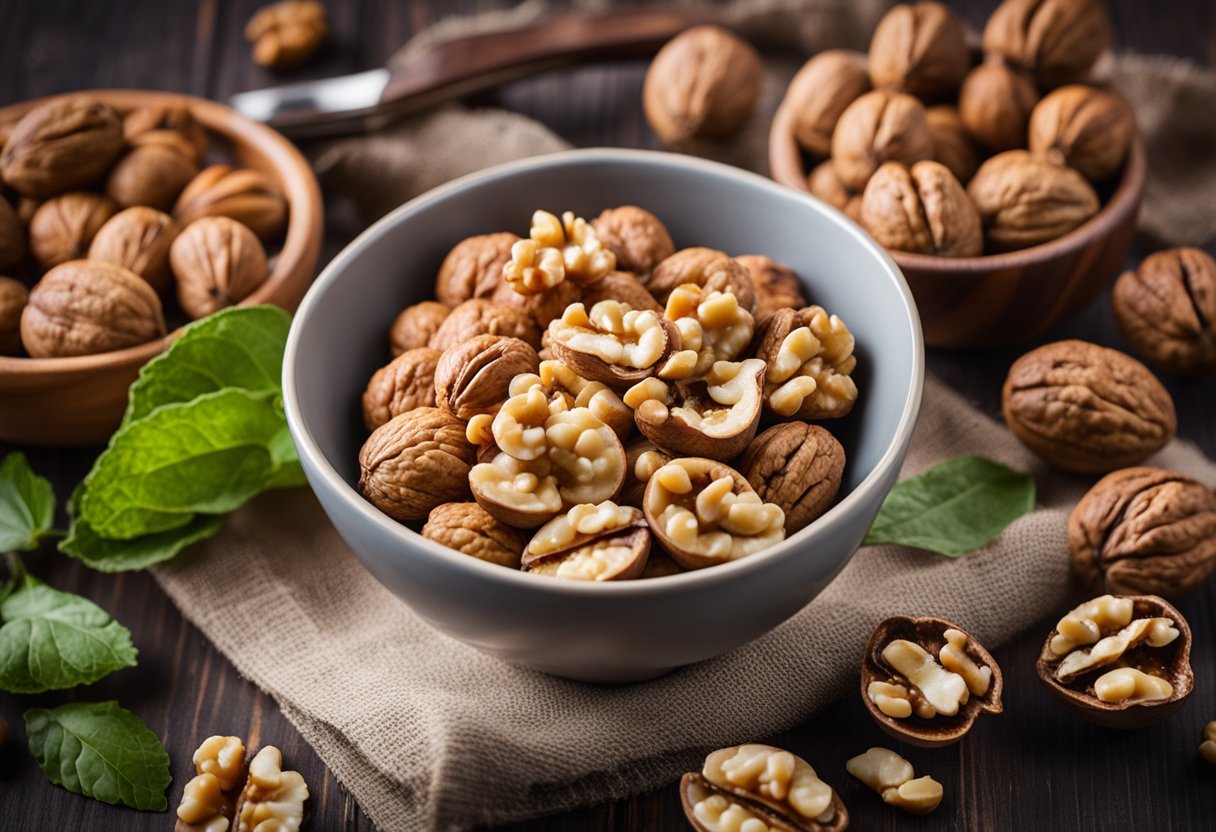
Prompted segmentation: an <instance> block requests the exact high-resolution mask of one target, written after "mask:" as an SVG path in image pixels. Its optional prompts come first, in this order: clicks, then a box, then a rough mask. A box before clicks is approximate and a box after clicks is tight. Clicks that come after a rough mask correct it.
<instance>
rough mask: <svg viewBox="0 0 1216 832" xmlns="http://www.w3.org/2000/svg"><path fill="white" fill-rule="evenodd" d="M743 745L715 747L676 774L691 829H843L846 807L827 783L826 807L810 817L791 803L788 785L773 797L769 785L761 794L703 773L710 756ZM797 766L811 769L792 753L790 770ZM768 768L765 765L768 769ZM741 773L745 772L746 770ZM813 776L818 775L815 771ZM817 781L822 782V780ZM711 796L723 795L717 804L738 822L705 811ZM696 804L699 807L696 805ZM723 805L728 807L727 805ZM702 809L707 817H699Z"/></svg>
mask: <svg viewBox="0 0 1216 832" xmlns="http://www.w3.org/2000/svg"><path fill="white" fill-rule="evenodd" d="M747 748H748V746H734V747H731V748H726V749H721V750H719V751H715V752H713V753H712V754H710V755H709V757H707V758H706V760H705V764H704V766H703V768H702V770H701V771H699V772H698V771H689V772H686V773H685V774H684V776H683V777H681V778H680V805H681V806H682V807H683V809H684V816H685V818H687V820H688V823H689V825H690V826H692V828H693V829H694V830H695V832H723V830H726V829H745V830H749V832H750V830H753V829H763V830H768V831H769V832H844V830H845V829H848V827H849V811H848V809H846V808H845V805H844V801H842V800H841V799H840V795H839V794H838V793H837V792H836V790H835V789H831V787H830V786H829V787H828V788H829V789H830V791H831V796H830V800H829V802H828V804H827V808H826V809H824V810H823V811H822V812H821V813H820V814H819V815H817V816H816V817H813V818H811V817H806V816H804V815H802V813H801V812H800V811H799V810H798V809H796V808H795V807H794V806H793V805H792V804H791V799H790V798H791V794H792V791H793V790H792V789H789V790H785V791H784V792H783V793H781V794H780V797H777V798H774V797H773V796H772V794H773V790H771V789H768V790H766V793H764V794H761V793H758V792H757V791H752V790H748V789H744V788H741V787H739V786H734V785H732V784H730V783H728V782H724V780H723V779H722V778H721V777H720V775H719V777H718V782H716V783H715V782H712V781H711V780H710V778H709V776H707V775H708V774H709V773H710V772H709V771H707V770H706V769H707V768H708V767H709V765H710V761H711V760H713V759H714V757H720V756H721V755H723V754H727V755H730V754H731V753H732V752H736V753H737V752H738V751H742V750H746V749H747ZM751 748H757V746H751ZM759 750H761V751H765V752H775V753H781V752H782V751H783V749H780V748H776V747H773V746H760V747H759ZM784 753H789V752H784ZM801 766H806V768H808V769H810V770H811V772H812V773H814V769H812V768H811V766H810V764H809V763H807V762H806V760H803V759H802V758H801V757H797V756H795V757H794V767H795V768H794V771H796V770H797V768H799V767H801ZM766 767H767V766H766ZM772 770H773V769H768V771H772ZM767 773H768V772H765V774H761V775H760V778H761V782H763V781H764V780H765V779H767V777H766V774H767ZM791 773H792V772H791ZM744 776H746V772H745V773H744ZM814 776H815V778H816V779H818V774H815V775H814ZM820 782H821V783H822V781H820ZM824 785H826V784H824ZM715 798H717V799H718V800H722V799H725V803H724V804H723V805H722V807H721V808H722V809H723V810H726V811H730V812H732V813H735V814H734V820H735V823H736V824H738V825H729V826H728V825H727V824H729V823H730V820H728V818H729V817H731V816H729V815H727V814H726V813H725V812H723V813H722V814H721V815H718V816H717V817H714V815H715V814H716V812H715V809H712V808H711V809H709V812H706V811H705V810H706V808H708V807H711V806H713V801H714V799H715ZM707 801H708V802H707ZM698 806H700V807H701V808H700V809H698ZM727 807H731V808H730V809H727ZM703 813H704V814H706V815H708V817H703V816H702V815H703ZM753 821H754V822H753Z"/></svg>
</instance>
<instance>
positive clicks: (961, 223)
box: [861, 161, 984, 257]
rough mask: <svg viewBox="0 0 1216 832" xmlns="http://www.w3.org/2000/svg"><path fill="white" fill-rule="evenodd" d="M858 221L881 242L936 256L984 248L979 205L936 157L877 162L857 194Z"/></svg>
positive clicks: (965, 253)
mask: <svg viewBox="0 0 1216 832" xmlns="http://www.w3.org/2000/svg"><path fill="white" fill-rule="evenodd" d="M861 224H862V225H863V226H865V228H866V230H867V231H869V232H870V233H871V234H872V235H873V236H874V239H875V240H877V241H878V242H879V243H881V244H882V245H884V246H886V247H887V248H890V249H895V250H897V251H908V252H912V253H915V254H935V255H938V256H941V257H975V256H978V255H979V254H981V253H982V252H983V250H984V229H983V226H982V225H981V223H980V214H979V211H977V210H976V209H975V205H973V204H972V203H971V198H970V197H968V196H967V192H966V191H965V190H963V186H962V185H960V184H959V182H958V180H957V179H955V178H954V174H953V173H951V172H950V169H949V168H947V167H946V166H945V165H943V164H941V163H940V162H929V161H925V162H917V163H916V164H915V165H913V166H912V167H911V168H907V167H904V166H903V165H901V164H899V163H898V162H887V163H886V164H884V165H883V166H882V167H880V168H879V169H878V170H877V171H876V172H875V173H874V175H873V176H872V177H870V182H869V184H868V185H866V192H865V194H863V195H862V198H861Z"/></svg>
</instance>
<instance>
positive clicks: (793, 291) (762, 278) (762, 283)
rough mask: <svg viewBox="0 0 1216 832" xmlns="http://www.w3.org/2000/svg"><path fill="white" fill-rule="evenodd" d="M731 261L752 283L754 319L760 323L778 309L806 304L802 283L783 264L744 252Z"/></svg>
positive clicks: (800, 306)
mask: <svg viewBox="0 0 1216 832" xmlns="http://www.w3.org/2000/svg"><path fill="white" fill-rule="evenodd" d="M735 261H736V262H737V263H738V264H739V265H741V266H743V268H745V269H747V273H748V274H750V275H751V277H752V284H753V285H754V286H755V287H756V314H755V318H756V322H757V324H760V323H762V322H763V321H764V319H765V318H767V317H768V316H769V315H771V314H772V313H774V312H776V311H777V310H778V309H801V308H802V307H804V306H807V305H808V304H807V300H806V295H804V294H803V293H802V283H801V281H799V280H798V275H796V274H794V270H793V269H791V268H790V267H789V266H783V265H782V264H780V263H778V262H777V261H776V260H773V259H772V258H769V257H765V256H764V255H763V254H744V255H742V256H740V257H736V258H735Z"/></svg>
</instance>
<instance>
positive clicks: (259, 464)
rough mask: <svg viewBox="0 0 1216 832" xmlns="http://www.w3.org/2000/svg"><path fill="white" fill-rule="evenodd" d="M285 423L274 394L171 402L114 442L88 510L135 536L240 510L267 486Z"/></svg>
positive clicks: (122, 534) (97, 473)
mask: <svg viewBox="0 0 1216 832" xmlns="http://www.w3.org/2000/svg"><path fill="white" fill-rule="evenodd" d="M282 426H283V421H282V417H281V415H280V414H279V413H278V412H277V410H276V408H275V405H274V399H273V396H270V395H267V394H258V393H249V392H247V391H245V390H239V389H235V388H234V389H229V390H220V391H218V392H215V393H207V394H204V395H202V396H200V397H198V398H197V399H194V400H193V401H191V402H186V403H177V404H168V405H164V406H162V407H160V408H158V409H157V410H155V411H154V412H152V413H150V414H149V415H147V416H145V417H144V418H143V419H140V420H139V421H137V422H132V423H131V424H129V425H127V426H126V427H125V428H122V429H121V430H120V431H119V432H118V433H116V434H115V435H114V437H113V438H112V439H111V440H110V447H109V448H107V449H106V451H105V453H103V454H102V455H101V456H100V457H98V459H97V462H96V463H94V465H93V470H92V471H90V472H89V475H88V477H87V478H86V479H85V491H84V494H83V496H82V497H81V500H80V509H81V511H80V516H81V518H82V519H83V520H84V521H85V522H86V523H88V524H89V525H90V526H91V527H92V528H93V530H94V531H95V532H96V533H97V534H99V535H101V536H102V537H106V538H110V539H111V540H130V539H132V538H135V537H139V536H141V535H145V534H151V533H154V532H163V531H168V530H170V529H180V528H181V527H183V526H186V525H187V524H189V523H190V522H191V520H192V519H193V515H194V514H195V513H196V512H197V513H204V514H223V513H226V512H229V511H232V510H233V509H235V508H237V507H238V506H240V505H241V504H243V503H244V502H245V501H246V500H248V499H249V498H250V497H253V496H254V495H255V494H257V493H258V492H260V491H262V490H263V489H265V488H266V486H267V483H268V482H269V481H270V478H271V475H272V474H273V472H274V458H273V456H272V454H271V452H270V450H269V449H268V445H269V444H270V443H271V441H272V440H274V438H275V435H276V434H277V433H278V432H279V431H280V430H281V428H282Z"/></svg>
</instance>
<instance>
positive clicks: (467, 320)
mask: <svg viewBox="0 0 1216 832" xmlns="http://www.w3.org/2000/svg"><path fill="white" fill-rule="evenodd" d="M476 335H505V336H507V337H510V338H518V339H520V340H521V341H526V342H527V343H528V344H530V345H531V346H532V348H533V349H537V348H539V347H540V329H539V328H538V327H537V326H536V324H535V322H533V320H532V319H531V318H530V317H529V316H528V315H527V313H525V312H522V311H520V310H518V309H509V308H507V307H505V306H498V305H497V304H493V303H490V302H489V301H487V300H479V299H477V298H474V299H473V300H466V301H465V302H464V303H462V304H460V305H459V306H457V307H456V308H455V309H453V310H452V311H451V313H450V314H449V315H448V316H447V317H446V318H444V320H443V323H441V324H440V325H439V329H437V330H435V334H434V335H432V336H431V341H430V344H429V346H430V347H432V348H434V349H437V350H446V349H447V348H448V347H452V346H455V345H456V344H459V343H461V342H462V341H467V340H468V339H470V338H472V337H474V336H476Z"/></svg>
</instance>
